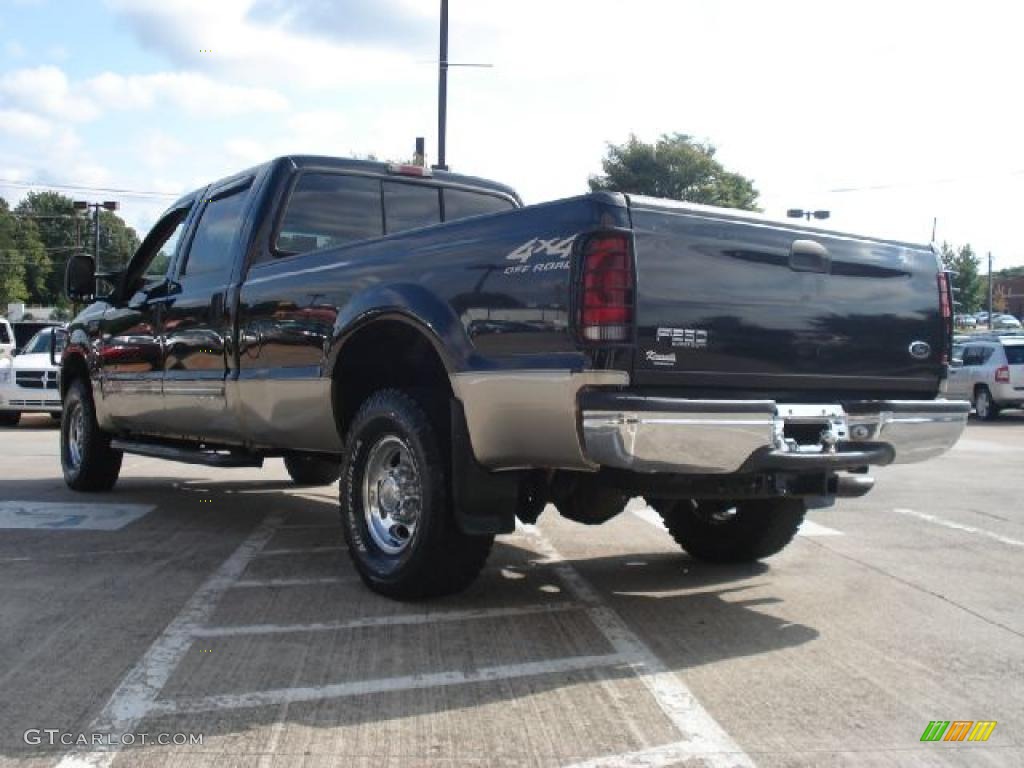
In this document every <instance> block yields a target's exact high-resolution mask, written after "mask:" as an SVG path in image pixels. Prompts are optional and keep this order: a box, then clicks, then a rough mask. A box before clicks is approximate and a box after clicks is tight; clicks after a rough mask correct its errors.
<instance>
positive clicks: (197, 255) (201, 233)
mask: <svg viewBox="0 0 1024 768" xmlns="http://www.w3.org/2000/svg"><path fill="white" fill-rule="evenodd" d="M248 193H249V188H248V187H245V188H244V189H238V190H234V191H232V192H230V193H228V194H226V195H224V196H222V197H217V198H214V199H213V200H212V201H211V202H209V203H207V204H206V208H205V210H204V211H203V213H202V216H201V218H200V219H199V225H198V226H197V227H196V233H195V235H194V236H193V237H192V245H190V246H189V249H188V258H187V261H186V262H185V267H184V269H183V270H182V274H183V275H187V276H189V277H195V276H197V275H221V274H227V273H228V272H230V271H231V258H232V255H233V254H232V251H231V246H232V245H234V242H235V237H236V236H237V235H238V230H239V229H241V226H242V214H243V212H244V211H245V201H246V200H247V199H248V196H249V194H248Z"/></svg>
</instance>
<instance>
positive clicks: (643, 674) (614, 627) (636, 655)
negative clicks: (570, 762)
mask: <svg viewBox="0 0 1024 768" xmlns="http://www.w3.org/2000/svg"><path fill="white" fill-rule="evenodd" d="M520 530H522V531H523V532H524V533H526V535H527V536H529V537H530V538H531V539H532V540H533V541H534V543H535V544H536V545H537V548H538V549H539V550H540V554H542V555H544V556H545V557H546V558H547V559H548V560H549V561H550V562H551V563H552V564H553V565H554V568H555V572H556V573H557V574H558V577H559V579H560V580H561V581H562V583H563V584H564V585H565V586H566V589H567V590H568V591H569V593H570V594H571V595H572V596H573V597H575V598H576V599H577V600H579V601H580V602H582V603H584V604H586V605H587V607H588V615H589V616H590V620H591V621H593V622H594V624H595V625H596V626H597V628H598V630H600V632H601V634H603V635H604V636H605V638H606V639H607V640H608V642H609V643H611V645H612V647H613V648H614V649H615V650H616V651H617V652H618V653H619V654H620V655H622V656H623V657H625V658H626V659H628V660H629V662H628V663H629V666H630V668H631V669H632V670H633V672H634V673H635V674H636V675H637V677H638V678H639V679H640V681H641V682H642V683H643V684H644V686H645V687H646V688H647V690H648V691H649V692H650V694H651V695H652V696H653V697H654V700H655V701H656V702H657V704H658V706H659V707H660V708H661V711H662V712H664V713H665V716H666V717H667V718H668V719H669V720H670V721H671V722H672V724H673V725H674V726H675V727H676V730H678V731H679V733H680V734H681V735H682V736H683V740H682V741H681V742H679V743H678V744H675V745H674V748H675V749H677V750H678V751H677V752H675V753H674V754H676V756H677V757H676V759H677V760H687V759H692V758H701V759H703V760H704V761H705V762H706V763H707V764H708V765H710V766H720V767H721V768H752V766H753V765H754V763H753V761H752V760H751V759H750V758H749V757H748V756H747V755H746V754H745V753H744V752H743V750H741V749H740V747H739V745H737V744H736V742H734V741H733V740H732V738H731V737H730V736H729V734H727V733H726V732H725V730H724V729H723V728H722V726H720V725H719V724H718V723H717V722H716V721H715V720H714V718H712V717H711V715H710V714H708V712H707V710H706V709H704V707H703V706H702V705H701V703H700V702H699V701H697V698H696V697H695V696H694V695H693V693H692V692H691V691H690V689H689V688H688V687H687V686H686V685H685V684H684V683H683V681H682V680H681V679H680V678H679V677H678V676H677V675H676V674H675V673H673V672H672V671H671V670H670V669H669V668H668V667H667V666H665V663H664V662H663V661H662V660H661V659H659V658H658V657H657V656H656V655H655V653H654V651H652V650H651V649H650V648H648V647H647V645H646V644H645V643H644V642H643V640H641V639H640V638H639V637H638V636H637V635H636V633H634V632H633V630H631V629H630V628H629V626H628V625H627V624H626V622H625V621H624V620H623V619H622V617H621V616H619V615H618V614H617V613H616V612H615V611H614V610H613V609H612V608H611V606H609V605H608V604H607V603H605V602H604V601H603V600H602V599H601V596H600V594H599V593H598V592H597V590H596V589H594V587H592V586H591V585H590V583H589V582H588V581H587V580H586V579H584V578H583V576H582V575H581V574H580V572H579V571H577V570H576V569H575V568H574V567H573V566H572V565H571V564H570V563H568V562H567V561H566V560H565V558H564V557H562V555H561V553H560V552H559V551H558V550H557V549H556V548H555V546H554V545H553V544H552V543H551V542H550V541H549V540H548V539H547V538H546V537H545V536H544V534H542V533H541V532H540V530H539V529H538V528H537V527H536V526H532V525H529V526H522V527H521V528H520ZM618 757H625V756H618ZM608 760H610V761H611V762H610V763H607V764H610V765H616V764H617V763H616V762H615V760H616V758H615V757H609V758H608Z"/></svg>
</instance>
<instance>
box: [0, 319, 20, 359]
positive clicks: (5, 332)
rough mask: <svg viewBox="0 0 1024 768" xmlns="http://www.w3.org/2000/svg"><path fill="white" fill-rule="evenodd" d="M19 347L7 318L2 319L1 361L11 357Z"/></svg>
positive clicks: (0, 325)
mask: <svg viewBox="0 0 1024 768" xmlns="http://www.w3.org/2000/svg"><path fill="white" fill-rule="evenodd" d="M17 346H18V345H17V342H16V341H15V340H14V329H13V328H11V324H10V323H9V322H8V321H7V318H5V317H0V360H3V359H4V358H5V357H10V356H11V353H12V352H14V350H15V348H17Z"/></svg>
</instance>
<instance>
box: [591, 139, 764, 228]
mask: <svg viewBox="0 0 1024 768" xmlns="http://www.w3.org/2000/svg"><path fill="white" fill-rule="evenodd" d="M715 152H716V150H715V148H714V147H713V146H712V145H711V144H704V143H701V142H699V141H696V140H695V139H694V138H693V137H692V136H687V135H686V134H682V133H674V134H664V135H662V136H661V138H660V139H658V141H657V143H655V144H647V143H645V142H642V141H640V140H639V139H637V137H636V136H633V135H630V137H629V140H628V141H627V142H626V143H625V144H609V145H608V152H607V154H606V155H605V158H604V160H602V161H601V165H602V167H603V169H604V175H602V176H591V177H590V180H589V183H590V189H591V190H592V191H595V192H596V191H599V190H609V191H612V192H626V193H631V194H635V195H650V196H652V197H665V198H670V199H672V200H686V201H688V202H691V203H703V204H705V205H717V206H721V207H723V208H742V209H744V210H748V211H753V210H757V197H758V192H757V190H756V189H755V188H754V184H753V182H752V181H751V180H750V179H748V178H746V177H745V176H741V175H740V174H738V173H733V172H732V171H727V170H726V169H725V167H724V166H723V165H722V164H721V163H720V162H719V161H718V160H716V159H715Z"/></svg>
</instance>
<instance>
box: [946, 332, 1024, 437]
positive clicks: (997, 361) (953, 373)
mask: <svg viewBox="0 0 1024 768" xmlns="http://www.w3.org/2000/svg"><path fill="white" fill-rule="evenodd" d="M953 355H954V358H953V366H952V367H951V368H950V372H949V382H948V384H947V393H948V395H949V396H950V397H957V398H968V399H970V401H971V402H972V403H973V404H974V410H975V414H976V415H977V417H978V418H979V419H981V420H982V421H991V420H993V419H995V418H997V417H998V416H999V412H1000V411H1001V410H1002V409H1003V408H1020V407H1022V406H1024V337H1018V336H1001V337H995V338H992V339H987V340H976V341H975V340H972V341H970V342H968V343H966V344H964V345H963V346H960V347H954V350H953Z"/></svg>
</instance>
